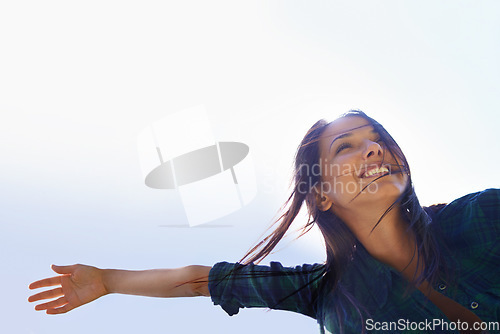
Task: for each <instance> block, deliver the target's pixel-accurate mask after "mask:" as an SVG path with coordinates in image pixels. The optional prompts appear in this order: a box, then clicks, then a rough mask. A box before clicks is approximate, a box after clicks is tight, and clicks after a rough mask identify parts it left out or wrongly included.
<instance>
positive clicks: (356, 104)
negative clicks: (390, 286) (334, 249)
mask: <svg viewBox="0 0 500 334" xmlns="http://www.w3.org/2000/svg"><path fill="white" fill-rule="evenodd" d="M499 14H500V3H499V2H498V1H456V0H453V1H439V2H436V1H418V2H414V1H344V2H340V1H329V2H326V1H325V2H306V1H287V2H285V1H281V2H268V1H253V2H245V3H243V2H235V1H210V2H206V1H182V2H179V1H176V2H174V1H170V2H165V1H140V2H139V1H126V2H124V1H106V0H104V1H86V2H79V3H77V2H68V1H43V2H40V1H15V2H13V1H11V2H2V3H1V4H0V143H1V144H0V156H1V157H2V161H1V162H2V163H1V165H0V171H1V174H0V175H1V181H2V182H1V184H2V192H1V193H0V203H1V204H0V208H1V210H0V259H1V262H2V263H3V275H2V279H1V282H2V283H3V289H4V291H3V295H2V297H3V302H2V303H1V304H0V314H1V319H2V321H0V332H2V333H23V334H24V333H29V334H34V333H36V334H48V333H54V334H57V333H67V332H68V330H71V332H72V333H74V334H79V333H89V332H93V333H105V332H113V333H124V334H127V333H139V332H141V333H142V332H144V333H199V332H203V333H218V334H219V333H252V334H253V333H255V332H256V331H258V332H259V333H262V334H265V333H276V332H278V331H279V332H294V333H315V332H318V329H317V325H316V322H315V320H313V319H310V318H306V317H304V316H301V315H297V314H293V313H287V312H280V311H271V312H266V311H265V309H251V310H249V309H246V310H240V313H239V314H238V315H236V316H233V317H229V316H227V314H226V313H225V312H224V311H223V310H222V309H221V308H220V307H219V306H217V307H215V306H213V305H212V303H211V301H210V299H209V298H201V297H198V298H192V299H172V300H167V299H155V298H145V297H136V296H118V295H116V296H106V297H104V298H102V299H101V300H98V301H96V302H93V303H91V304H88V305H86V306H83V307H81V308H79V309H77V310H74V311H72V312H70V313H68V314H66V315H62V316H47V315H45V314H44V313H40V312H35V311H34V310H33V307H34V305H33V304H30V303H28V302H27V297H28V296H29V295H30V294H31V291H29V290H28V284H29V283H30V282H32V281H34V280H37V279H40V278H44V277H48V276H52V275H53V273H52V272H51V270H50V264H52V263H55V264H61V265H62V264H72V263H85V264H90V265H94V266H98V267H103V268H123V269H147V268H168V267H172V268H175V267H181V266H184V265H189V264H202V265H213V264H214V263H216V262H219V261H233V262H234V261H237V260H238V259H240V258H241V257H242V256H243V255H244V253H245V252H246V251H247V250H248V249H249V248H250V247H251V246H252V245H253V244H254V243H255V242H256V241H257V239H258V238H259V236H260V235H261V234H262V233H263V232H264V231H265V229H266V228H267V226H269V224H270V223H271V221H272V219H273V217H275V215H276V213H277V210H278V209H279V207H280V206H281V204H282V202H283V201H284V199H285V198H286V197H287V184H288V180H289V177H290V171H291V170H290V166H291V164H292V158H293V154H294V151H295V149H296V147H297V145H298V144H299V142H300V140H301V138H302V137H303V135H304V134H305V132H306V131H307V129H308V128H309V127H310V126H311V125H312V124H313V123H314V122H315V121H316V120H318V119H320V118H326V119H330V120H332V119H334V118H335V117H337V116H338V115H340V114H342V113H344V112H346V111H348V110H349V109H361V110H363V111H365V112H366V113H367V114H368V115H370V116H372V117H373V118H375V119H376V120H378V121H379V122H380V123H382V124H383V125H384V126H385V127H386V129H387V130H388V131H389V132H390V133H391V134H392V136H393V137H394V138H395V139H396V140H397V141H398V143H399V144H400V146H401V147H402V148H403V150H404V152H405V154H406V156H407V158H408V160H409V162H410V165H411V167H412V175H413V179H414V182H415V187H416V191H417V194H418V195H419V197H420V200H421V202H422V203H423V204H432V203H436V202H449V201H451V200H453V199H455V198H457V197H459V196H461V195H465V194H467V193H470V192H474V191H479V190H483V189H486V188H490V187H497V188H498V187H499V186H500V177H499V176H498V173H497V171H496V170H497V166H498V165H499V164H500V157H499V154H498V151H499V150H498V144H499V143H500V134H499V133H500V132H499V131H498V126H499V124H500V116H499V115H500V113H499V112H498V110H499V109H500V108H499V107H500V98H499V96H500V94H499V93H500V92H499V88H498V87H500V85H499V79H498V78H500V68H499V63H498V59H500V46H499V45H500V43H498V41H499V40H500V25H499V24H498V16H499ZM198 105H204V106H205V108H206V109H207V112H208V115H209V118H210V122H211V124H212V128H213V131H214V134H215V136H216V138H217V140H219V141H239V142H243V143H245V144H247V145H248V146H249V147H250V152H251V154H252V158H253V161H254V164H255V170H256V177H257V186H258V192H257V196H256V197H255V199H254V200H253V201H252V202H251V203H250V204H249V205H247V206H245V207H244V208H242V209H241V210H239V211H237V212H235V213H232V214H231V215H229V216H226V217H224V218H221V219H218V220H217V221H214V222H213V225H216V226H215V227H212V228H208V227H206V228H205V227H199V228H188V227H187V219H186V215H185V213H184V211H183V206H182V202H181V200H180V198H179V195H178V193H176V192H175V191H173V190H172V191H169V190H153V189H150V188H148V187H146V186H145V185H144V179H143V178H142V174H141V170H140V164H139V156H138V152H137V142H136V141H137V136H138V134H139V132H140V131H141V130H142V129H143V128H145V127H146V126H148V125H150V124H151V123H152V122H155V121H157V120H159V119H161V118H162V117H164V116H166V115H169V114H171V113H174V112H178V111H181V110H183V109H186V108H190V107H193V106H198ZM301 223H303V219H299V220H298V221H297V227H299V226H300V224H301ZM173 224H178V225H183V224H185V225H186V227H185V228H172V227H165V226H163V225H173ZM318 240H319V239H318V235H317V234H314V233H311V234H310V235H308V236H307V237H305V238H303V239H301V240H299V241H294V242H291V243H286V242H285V243H283V244H282V245H281V247H284V246H286V248H285V249H283V250H282V251H280V252H278V253H276V254H274V255H272V256H271V257H269V258H268V259H267V263H268V262H269V261H271V260H279V261H281V262H282V263H283V264H285V265H289V266H294V265H298V264H303V263H314V262H322V261H323V260H324V250H323V249H322V247H321V243H320V242H318ZM96 328H97V329H96Z"/></svg>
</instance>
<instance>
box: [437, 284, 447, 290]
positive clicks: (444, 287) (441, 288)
mask: <svg viewBox="0 0 500 334" xmlns="http://www.w3.org/2000/svg"><path fill="white" fill-rule="evenodd" d="M438 288H439V290H441V291H443V290H444V289H446V285H444V284H443V283H441V284H439V286H438Z"/></svg>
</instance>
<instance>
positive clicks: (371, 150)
mask: <svg viewBox="0 0 500 334" xmlns="http://www.w3.org/2000/svg"><path fill="white" fill-rule="evenodd" d="M383 153H384V152H383V150H382V146H380V145H379V143H377V142H374V141H371V140H367V142H366V147H365V150H364V151H363V159H365V160H367V159H369V158H374V157H382V155H383Z"/></svg>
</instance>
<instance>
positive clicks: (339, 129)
mask: <svg viewBox="0 0 500 334" xmlns="http://www.w3.org/2000/svg"><path fill="white" fill-rule="evenodd" d="M366 128H368V129H369V130H371V129H372V127H371V126H370V122H369V121H368V120H366V119H364V118H363V117H360V116H346V117H342V118H339V119H336V120H335V121H333V122H331V123H330V124H328V125H327V127H326V129H325V131H323V134H322V135H321V137H320V149H321V151H322V152H326V151H327V150H328V149H329V147H330V144H331V142H332V140H334V139H335V137H337V136H339V135H341V134H344V133H346V132H352V131H356V130H363V129H366Z"/></svg>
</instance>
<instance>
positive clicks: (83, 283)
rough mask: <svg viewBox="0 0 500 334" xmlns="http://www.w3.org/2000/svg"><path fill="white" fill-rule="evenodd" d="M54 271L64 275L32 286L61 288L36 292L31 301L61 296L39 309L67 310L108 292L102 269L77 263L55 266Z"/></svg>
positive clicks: (32, 287) (37, 306) (56, 311)
mask: <svg viewBox="0 0 500 334" xmlns="http://www.w3.org/2000/svg"><path fill="white" fill-rule="evenodd" d="M52 270H54V271H55V272H56V273H58V274H61V275H59V276H55V277H51V278H45V279H42V280H39V281H36V282H33V283H31V284H30V286H29V288H30V289H37V288H43V287H48V286H58V287H56V288H54V289H52V290H47V291H43V292H40V293H37V294H34V295H32V296H30V297H29V298H28V301H29V302H34V301H38V300H43V299H51V298H56V297H60V298H58V299H56V300H52V301H49V302H46V303H43V304H38V305H36V306H35V310H37V311H43V310H46V313H47V314H61V313H66V312H68V311H71V310H72V309H74V308H77V307H79V306H82V305H84V304H87V303H89V302H91V301H93V300H96V299H97V298H99V297H101V296H104V295H106V294H108V293H109V292H108V291H107V289H106V287H105V286H104V283H103V271H102V270H101V269H99V268H96V267H91V266H86V265H82V264H74V265H72V266H56V265H52Z"/></svg>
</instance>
